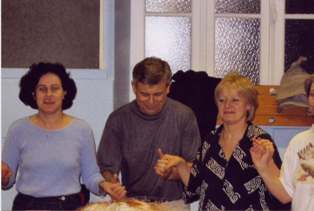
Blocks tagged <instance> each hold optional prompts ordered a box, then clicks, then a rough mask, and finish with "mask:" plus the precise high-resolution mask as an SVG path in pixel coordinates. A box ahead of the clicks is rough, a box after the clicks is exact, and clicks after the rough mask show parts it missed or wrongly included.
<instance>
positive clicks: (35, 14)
mask: <svg viewBox="0 0 314 211" xmlns="http://www.w3.org/2000/svg"><path fill="white" fill-rule="evenodd" d="M99 6H100V5H99V0H2V26H1V27H2V32H1V33H2V36H1V39H2V55H1V56H2V58H1V59H2V67H29V66H30V64H32V63H34V62H39V61H49V62H61V63H63V64H64V65H65V66H66V67H67V68H99Z"/></svg>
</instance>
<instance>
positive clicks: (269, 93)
mask: <svg viewBox="0 0 314 211" xmlns="http://www.w3.org/2000/svg"><path fill="white" fill-rule="evenodd" d="M277 88H278V86H265V85H259V86H257V89H258V92H259V97H258V98H259V107H258V109H257V111H256V115H255V119H254V123H255V124H257V125H268V126H310V125H311V124H312V123H313V122H314V117H313V116H309V115H308V113H307V108H304V107H297V106H286V107H283V108H282V109H278V108H279V107H278V103H277V100H276V95H275V93H276V89H277Z"/></svg>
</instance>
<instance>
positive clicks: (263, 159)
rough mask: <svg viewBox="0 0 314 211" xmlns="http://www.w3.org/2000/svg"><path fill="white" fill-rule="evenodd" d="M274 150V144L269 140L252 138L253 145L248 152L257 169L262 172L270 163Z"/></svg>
mask: <svg viewBox="0 0 314 211" xmlns="http://www.w3.org/2000/svg"><path fill="white" fill-rule="evenodd" d="M274 151H275V149H274V145H273V143H272V142H271V141H269V140H267V139H261V138H253V146H252V147H251V149H250V154H251V157H252V161H253V163H254V165H255V167H256V169H257V170H258V171H260V172H264V171H266V170H267V168H268V167H269V166H270V164H272V162H273V155H274Z"/></svg>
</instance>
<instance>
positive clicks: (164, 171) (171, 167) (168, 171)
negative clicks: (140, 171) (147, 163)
mask: <svg viewBox="0 0 314 211" xmlns="http://www.w3.org/2000/svg"><path fill="white" fill-rule="evenodd" d="M157 154H158V156H159V160H158V161H157V163H156V165H155V167H154V169H155V172H156V174H157V175H159V176H161V177H162V178H164V179H171V178H172V177H173V179H177V178H178V176H177V172H176V167H177V166H178V165H180V164H181V163H185V160H184V159H183V158H181V157H179V156H176V155H169V154H163V152H162V150H161V149H160V148H159V149H158V150H157Z"/></svg>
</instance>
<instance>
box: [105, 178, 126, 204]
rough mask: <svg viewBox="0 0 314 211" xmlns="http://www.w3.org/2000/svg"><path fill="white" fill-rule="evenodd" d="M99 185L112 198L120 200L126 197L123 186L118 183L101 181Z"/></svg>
mask: <svg viewBox="0 0 314 211" xmlns="http://www.w3.org/2000/svg"><path fill="white" fill-rule="evenodd" d="M100 187H101V188H102V189H103V190H104V191H105V192H106V193H108V194H109V195H110V197H111V199H112V200H121V199H123V198H125V197H126V193H127V192H126V190H125V187H124V186H122V185H121V184H120V183H117V182H115V183H112V182H107V181H103V182H101V183H100Z"/></svg>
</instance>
